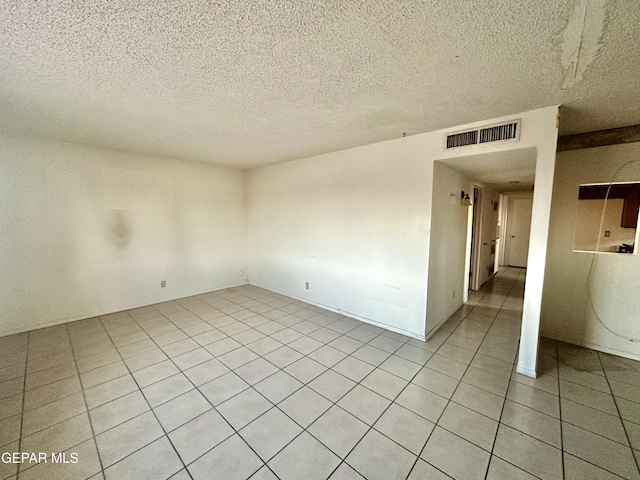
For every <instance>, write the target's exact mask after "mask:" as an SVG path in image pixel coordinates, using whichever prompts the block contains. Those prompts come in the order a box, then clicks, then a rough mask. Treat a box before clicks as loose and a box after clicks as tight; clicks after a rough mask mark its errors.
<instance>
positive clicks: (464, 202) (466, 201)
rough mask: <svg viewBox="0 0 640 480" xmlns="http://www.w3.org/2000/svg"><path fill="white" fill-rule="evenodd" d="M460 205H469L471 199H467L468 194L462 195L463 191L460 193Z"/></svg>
mask: <svg viewBox="0 0 640 480" xmlns="http://www.w3.org/2000/svg"><path fill="white" fill-rule="evenodd" d="M460 204H462V205H464V206H465V207H468V206H469V205H471V198H470V197H469V194H468V193H464V190H463V191H462V192H460Z"/></svg>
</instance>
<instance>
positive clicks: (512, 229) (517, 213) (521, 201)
mask: <svg viewBox="0 0 640 480" xmlns="http://www.w3.org/2000/svg"><path fill="white" fill-rule="evenodd" d="M532 206H533V198H511V199H510V200H509V216H508V218H507V241H508V242H509V248H508V256H509V258H508V261H507V264H508V265H510V266H512V267H526V266H527V255H528V254H529V233H530V232H531V208H532Z"/></svg>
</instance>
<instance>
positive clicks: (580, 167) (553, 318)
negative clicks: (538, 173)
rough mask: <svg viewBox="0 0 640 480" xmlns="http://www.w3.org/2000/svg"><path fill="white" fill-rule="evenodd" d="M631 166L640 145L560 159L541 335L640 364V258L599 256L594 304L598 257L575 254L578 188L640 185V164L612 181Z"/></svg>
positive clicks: (575, 153)
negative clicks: (616, 184)
mask: <svg viewBox="0 0 640 480" xmlns="http://www.w3.org/2000/svg"><path fill="white" fill-rule="evenodd" d="M632 160H640V143H631V144H626V145H614V146H608V147H599V148H589V149H583V150H572V151H566V152H559V153H558V155H557V160H556V172H555V180H554V187H553V200H552V205H551V221H550V230H549V246H548V251H547V268H546V274H545V280H544V294H543V301H542V324H541V333H542V335H544V336H547V337H550V338H555V339H559V340H564V341H567V342H571V343H576V344H579V345H585V346H589V347H591V348H596V349H600V350H604V351H609V352H612V353H615V354H618V355H624V356H629V357H632V358H640V343H637V342H631V341H629V339H635V340H638V341H640V322H639V321H638V318H639V317H638V312H640V295H638V292H640V257H638V256H637V255H606V254H598V255H596V257H595V258H596V261H595V265H594V268H593V278H592V282H591V288H590V291H591V293H592V294H591V301H590V299H589V298H590V297H589V295H588V294H587V287H586V281H587V276H588V274H589V269H590V266H591V263H592V259H593V258H594V254H591V253H583V252H574V251H573V240H574V231H575V225H576V216H577V214H578V191H579V188H580V185H581V184H588V183H608V182H610V181H612V180H615V181H618V182H626V181H640V163H635V164H633V165H629V166H627V167H625V168H624V169H623V170H622V171H621V172H620V174H619V175H617V176H616V178H615V179H612V176H613V175H614V174H615V172H616V170H618V168H620V167H621V166H622V165H624V164H625V163H626V162H629V161H632ZM591 302H592V303H593V308H592V306H591ZM598 318H600V320H601V321H602V323H600V321H599V320H598ZM603 324H604V325H603ZM605 326H606V327H605ZM607 328H608V329H610V330H612V331H613V332H615V334H614V333H612V332H611V331H609V330H607ZM616 334H617V335H616Z"/></svg>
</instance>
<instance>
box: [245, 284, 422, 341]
mask: <svg viewBox="0 0 640 480" xmlns="http://www.w3.org/2000/svg"><path fill="white" fill-rule="evenodd" d="M249 285H253V286H254V287H258V288H262V289H264V290H269V291H270V292H274V293H278V294H280V295H285V296H287V297H291V298H295V299H296V300H300V301H301V302H305V303H308V304H309V305H314V306H316V307H320V308H324V309H325V310H329V311H330V312H334V313H339V314H340V315H344V316H346V317H351V318H355V319H356V320H360V321H361V322H364V323H368V324H370V325H375V326H376V327H380V328H384V329H385V330H390V331H392V332H396V333H400V334H401V335H406V336H407V337H411V338H417V339H418V340H422V341H423V342H424V341H425V336H424V335H420V334H418V333H414V332H408V331H406V330H403V329H401V328H398V327H394V326H393V325H388V324H386V323H382V322H378V321H376V320H372V319H370V318H366V317H361V316H360V315H358V314H355V313H352V312H347V311H344V310H340V309H338V308H335V307H331V306H329V305H324V304H323V303H320V302H311V301H309V299H307V298H301V297H298V296H297V295H292V294H290V293H287V292H281V291H279V290H275V289H273V288H269V287H265V286H263V285H260V284H258V283H253V282H249Z"/></svg>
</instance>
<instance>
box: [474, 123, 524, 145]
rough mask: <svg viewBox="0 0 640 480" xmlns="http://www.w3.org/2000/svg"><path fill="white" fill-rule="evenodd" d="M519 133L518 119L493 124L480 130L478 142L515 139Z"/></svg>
mask: <svg viewBox="0 0 640 480" xmlns="http://www.w3.org/2000/svg"><path fill="white" fill-rule="evenodd" d="M519 135H520V121H516V122H512V123H505V124H504V125H495V126H493V127H486V128H482V129H481V130H480V143H487V142H499V141H500V140H513V139H517V138H518V136H519Z"/></svg>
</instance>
